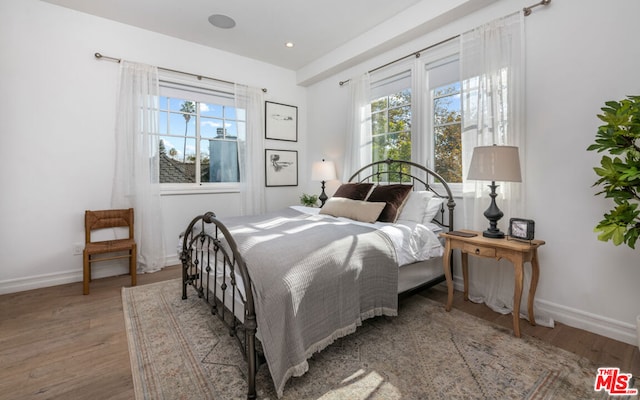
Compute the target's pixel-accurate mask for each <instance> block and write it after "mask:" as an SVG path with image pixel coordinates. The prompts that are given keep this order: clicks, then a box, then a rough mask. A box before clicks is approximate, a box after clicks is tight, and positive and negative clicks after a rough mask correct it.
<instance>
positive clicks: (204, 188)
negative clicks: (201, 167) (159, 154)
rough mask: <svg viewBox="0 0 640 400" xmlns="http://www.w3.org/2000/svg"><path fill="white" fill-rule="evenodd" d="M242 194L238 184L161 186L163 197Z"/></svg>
mask: <svg viewBox="0 0 640 400" xmlns="http://www.w3.org/2000/svg"><path fill="white" fill-rule="evenodd" d="M215 193H240V185H239V184H237V183H213V184H205V185H189V184H161V185H160V195H161V196H180V195H190V194H215Z"/></svg>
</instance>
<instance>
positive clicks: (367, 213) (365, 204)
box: [320, 197, 387, 223]
mask: <svg viewBox="0 0 640 400" xmlns="http://www.w3.org/2000/svg"><path fill="white" fill-rule="evenodd" d="M386 205H387V203H385V202H371V201H362V200H351V199H347V198H346V197H332V198H330V199H329V200H327V202H326V203H325V204H324V206H323V207H322V208H321V209H320V214H327V215H332V216H334V217H346V218H351V219H353V220H356V221H360V222H369V223H373V222H376V220H377V219H378V216H379V215H380V213H381V212H382V210H383V209H384V207H385V206H386Z"/></svg>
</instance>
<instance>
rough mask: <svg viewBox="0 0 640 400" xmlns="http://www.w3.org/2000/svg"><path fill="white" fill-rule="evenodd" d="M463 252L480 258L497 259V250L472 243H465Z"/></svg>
mask: <svg viewBox="0 0 640 400" xmlns="http://www.w3.org/2000/svg"><path fill="white" fill-rule="evenodd" d="M462 251H463V252H465V253H470V254H473V255H476V256H480V257H495V256H496V249H495V248H493V247H484V246H478V245H475V244H471V243H464V244H463V246H462Z"/></svg>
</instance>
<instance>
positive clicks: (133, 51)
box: [0, 0, 308, 293]
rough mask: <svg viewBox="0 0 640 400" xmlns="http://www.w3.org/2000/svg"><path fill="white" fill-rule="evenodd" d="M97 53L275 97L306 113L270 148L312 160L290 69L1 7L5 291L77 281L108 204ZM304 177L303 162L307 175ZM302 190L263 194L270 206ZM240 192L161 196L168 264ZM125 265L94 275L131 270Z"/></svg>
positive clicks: (111, 106)
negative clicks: (180, 244)
mask: <svg viewBox="0 0 640 400" xmlns="http://www.w3.org/2000/svg"><path fill="white" fill-rule="evenodd" d="M95 52H101V53H102V54H104V55H107V56H113V57H118V58H123V59H127V60H131V61H137V62H143V63H147V64H152V65H158V66H161V67H165V68H171V69H176V70H181V71H187V72H192V73H198V74H202V75H205V76H211V77H216V78H220V79H224V80H228V81H233V82H239V83H243V84H247V85H251V86H255V87H261V88H262V87H265V88H267V89H268V93H267V94H266V100H271V101H276V102H281V103H285V104H292V105H296V106H298V108H299V109H298V110H299V126H300V129H299V141H298V142H297V143H290V142H282V143H284V144H281V142H271V143H269V147H272V148H282V149H292V150H298V151H299V158H300V160H302V161H304V160H305V157H306V151H305V148H306V143H305V137H306V132H305V126H306V105H305V101H306V97H305V89H304V88H302V87H299V86H297V85H296V80H295V73H294V72H293V71H290V70H286V69H282V68H279V67H275V66H273V65H270V64H265V63H261V62H258V61H255V60H252V59H248V58H244V57H239V56H236V55H233V54H229V53H226V52H222V51H216V50H213V49H210V48H207V47H203V46H199V45H195V44H192V43H188V42H185V41H181V40H178V39H174V38H170V37H166V36H163V35H159V34H156V33H152V32H149V31H144V30H141V29H137V28H134V27H131V26H127V25H123V24H119V23H115V22H112V21H109V20H105V19H101V18H97V17H94V16H91V15H88V14H83V13H79V12H75V11H72V10H69V9H66V8H62V7H58V6H54V5H51V4H48V3H44V2H41V1H37V0H21V1H5V0H2V1H1V2H0V54H1V55H0V57H1V61H0V77H1V78H0V85H1V86H0V93H1V96H0V97H1V100H0V102H1V103H0V132H1V133H0V137H1V138H2V148H3V150H4V151H3V154H2V156H1V157H0V159H1V160H2V161H1V163H0V176H1V180H0V183H1V187H2V195H1V199H2V200H1V203H0V221H2V225H1V227H0V243H1V244H0V260H1V261H0V293H4V292H10V291H17V290H25V289H29V288H33V287H40V286H49V285H55V284H60V283H66V282H75V281H80V280H82V258H81V256H74V255H72V245H73V243H78V242H84V228H83V216H84V210H85V209H100V208H108V207H109V206H110V198H111V183H112V178H113V162H114V151H115V143H114V133H113V132H114V126H115V102H116V97H115V94H116V85H117V79H118V73H119V71H118V64H116V63H114V62H110V61H105V60H102V61H98V60H96V59H95V58H94V56H93V54H94V53H95ZM307 175H308V173H307V166H306V164H305V163H304V162H303V163H302V165H301V167H300V179H301V181H302V184H304V183H305V181H304V177H306V176H307ZM301 193H302V189H301V188H299V187H292V188H267V205H268V208H269V209H275V208H279V207H283V206H285V205H288V204H292V203H297V202H298V197H299V195H300V194H301ZM237 200H238V195H237V194H216V195H212V194H208V195H201V194H200V195H188V196H164V197H163V214H164V215H163V221H164V226H165V229H164V234H165V239H166V243H167V256H168V257H170V258H171V259H170V261H171V260H173V261H175V262H177V258H176V257H175V249H176V243H177V235H178V232H180V230H182V229H184V228H185V227H186V225H187V224H188V222H189V221H190V220H191V218H192V217H193V216H195V215H198V214H200V213H202V212H205V211H208V210H211V211H215V212H217V213H218V215H231V214H237V213H238V208H237V207H236V204H237V203H238V201H237ZM126 271H127V269H126V266H125V265H124V264H122V265H114V266H113V268H111V267H110V266H107V268H96V269H95V273H94V276H96V277H100V276H104V275H113V274H117V273H126Z"/></svg>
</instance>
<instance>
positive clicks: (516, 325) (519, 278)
mask: <svg viewBox="0 0 640 400" xmlns="http://www.w3.org/2000/svg"><path fill="white" fill-rule="evenodd" d="M514 261H515V260H514ZM513 268H514V272H515V288H514V292H513V334H514V336H515V337H520V300H522V285H523V281H524V274H523V269H524V261H523V260H522V258H521V257H519V259H518V260H517V261H516V262H514V263H513Z"/></svg>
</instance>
